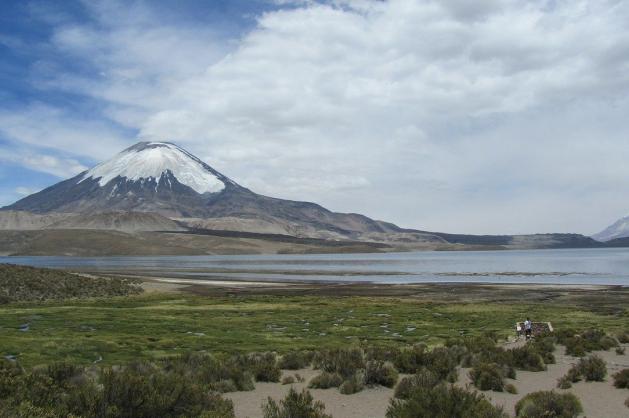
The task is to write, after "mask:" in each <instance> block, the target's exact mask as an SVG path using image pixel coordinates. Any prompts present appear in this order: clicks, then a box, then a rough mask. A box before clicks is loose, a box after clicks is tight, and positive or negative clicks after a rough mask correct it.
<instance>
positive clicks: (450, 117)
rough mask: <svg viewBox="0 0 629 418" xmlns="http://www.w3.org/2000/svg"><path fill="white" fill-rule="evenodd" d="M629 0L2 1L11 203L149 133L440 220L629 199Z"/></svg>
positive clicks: (367, 209)
mask: <svg viewBox="0 0 629 418" xmlns="http://www.w3.org/2000/svg"><path fill="white" fill-rule="evenodd" d="M628 22H629V0H569V1H564V0H531V1H526V0H485V1H475V2H470V1H468V0H435V1H428V0H392V1H370V0H337V1H336V0H334V1H332V0H331V1H307V0H303V1H299V0H296V1H291V0H214V1H202V0H177V1H175V0H170V1H157V0H151V1H148V0H146V1H122V0H121V1H118V0H111V1H99V0H89V1H88V0H85V1H80V0H64V1H41V0H37V1H35V0H33V1H29V0H3V1H2V2H1V3H0V205H6V204H10V203H12V202H13V201H15V200H17V199H19V198H21V197H23V196H25V195H28V194H30V193H33V192H35V191H38V190H41V189H42V188H45V187H47V186H50V185H52V184H54V183H56V182H58V181H60V180H63V179H65V178H68V177H71V176H73V175H76V174H78V173H80V172H81V171H83V170H85V169H87V168H89V167H91V166H93V165H95V164H97V163H98V162H100V161H102V160H104V159H107V158H109V157H111V156H113V155H114V154H116V153H117V152H119V151H121V150H122V149H124V148H126V147H128V146H130V145H132V144H134V143H136V142H138V141H171V142H174V143H177V144H178V145H180V146H182V147H184V148H186V149H187V150H189V151H190V152H192V153H193V154H195V155H197V156H198V157H199V158H201V159H203V160H204V161H206V162H207V163H208V164H210V165H211V166H212V167H214V168H215V169H217V170H218V171H220V172H222V173H223V174H225V175H227V176H228V177H230V178H232V179H234V180H235V181H237V182H238V183H239V184H241V185H243V186H245V187H248V188H250V189H251V190H253V191H255V192H258V193H261V194H266V195H270V196H274V197H280V198H286V199H293V200H307V201H314V202H317V203H319V204H321V205H323V206H325V207H327V208H329V209H331V210H335V211H341V212H358V213H362V214H365V215H367V216H370V217H372V218H376V219H381V220H387V221H390V222H394V223H396V224H398V225H400V226H404V227H411V228H418V229H423V230H430V231H443V232H457V233H476V234H518V233H540V232H576V233H583V234H588V235H589V234H593V233H595V232H598V231H599V230H601V229H603V228H604V227H606V226H607V225H609V224H611V223H612V222H613V221H615V220H616V219H618V218H620V217H622V216H625V215H627V214H628V213H629V193H627V191H628V188H627V186H628V185H629V164H628V163H627V157H629V23H628Z"/></svg>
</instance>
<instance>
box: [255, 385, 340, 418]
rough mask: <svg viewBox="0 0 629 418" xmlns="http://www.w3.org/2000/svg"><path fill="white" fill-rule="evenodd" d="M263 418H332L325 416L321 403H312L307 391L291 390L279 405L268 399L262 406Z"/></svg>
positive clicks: (323, 406)
mask: <svg viewBox="0 0 629 418" xmlns="http://www.w3.org/2000/svg"><path fill="white" fill-rule="evenodd" d="M262 412H263V415H264V418H332V417H331V416H330V415H327V414H325V405H323V403H322V402H319V401H316V402H314V400H313V398H312V395H311V394H310V392H308V391H307V390H303V391H302V392H301V393H297V391H296V390H295V389H293V388H291V389H290V390H289V392H288V395H286V398H284V399H283V400H281V401H280V402H279V404H278V403H277V402H275V401H274V400H273V399H272V398H268V401H267V403H266V404H264V405H263V406H262Z"/></svg>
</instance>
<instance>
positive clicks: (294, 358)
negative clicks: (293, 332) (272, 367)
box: [278, 351, 314, 370]
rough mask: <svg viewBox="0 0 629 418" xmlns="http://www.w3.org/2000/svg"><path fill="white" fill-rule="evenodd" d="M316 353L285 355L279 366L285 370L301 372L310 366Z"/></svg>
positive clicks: (290, 353) (306, 352)
mask: <svg viewBox="0 0 629 418" xmlns="http://www.w3.org/2000/svg"><path fill="white" fill-rule="evenodd" d="M313 355H314V353H313V352H312V351H291V352H288V353H286V354H284V355H283V356H282V357H281V358H280V360H279V362H278V366H279V368H280V369H283V370H299V369H304V368H306V367H308V366H310V363H311V362H312V357H313Z"/></svg>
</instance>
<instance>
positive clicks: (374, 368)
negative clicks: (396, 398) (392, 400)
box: [365, 360, 398, 388]
mask: <svg viewBox="0 0 629 418" xmlns="http://www.w3.org/2000/svg"><path fill="white" fill-rule="evenodd" d="M397 379H398V372H397V370H395V368H394V367H393V365H392V364H391V363H385V362H384V361H381V360H371V361H368V362H367V364H366V366H365V384H367V385H382V386H386V387H388V388H392V387H393V386H395V384H396V383H397Z"/></svg>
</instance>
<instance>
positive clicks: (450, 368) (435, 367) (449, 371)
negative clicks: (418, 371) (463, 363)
mask: <svg viewBox="0 0 629 418" xmlns="http://www.w3.org/2000/svg"><path fill="white" fill-rule="evenodd" d="M459 348H460V347H458V346H457V347H450V348H448V347H437V348H434V349H433V350H432V351H430V352H429V353H428V354H427V355H426V357H425V360H424V366H425V367H426V368H428V369H430V370H432V371H433V372H434V373H436V374H437V376H439V378H440V379H444V380H447V381H449V382H450V383H454V382H456V380H457V379H458V374H457V372H456V369H457V366H458V365H459V362H460V358H459V352H458V349H459Z"/></svg>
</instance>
